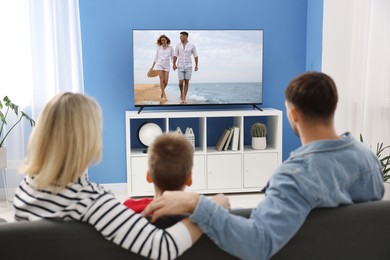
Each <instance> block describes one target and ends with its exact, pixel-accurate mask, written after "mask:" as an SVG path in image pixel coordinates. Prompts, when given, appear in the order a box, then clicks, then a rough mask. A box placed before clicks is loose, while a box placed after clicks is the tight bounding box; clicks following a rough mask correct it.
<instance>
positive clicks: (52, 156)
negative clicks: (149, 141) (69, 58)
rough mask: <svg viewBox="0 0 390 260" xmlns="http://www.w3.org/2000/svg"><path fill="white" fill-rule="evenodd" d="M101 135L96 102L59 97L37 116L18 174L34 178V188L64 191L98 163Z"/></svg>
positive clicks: (79, 96)
mask: <svg viewBox="0 0 390 260" xmlns="http://www.w3.org/2000/svg"><path fill="white" fill-rule="evenodd" d="M101 131H102V117H101V111H100V107H99V105H98V103H97V102H96V101H94V100H93V99H92V98H90V97H87V96H85V95H83V94H78V93H69V92H67V93H63V94H59V95H57V96H55V97H54V98H53V99H52V100H51V101H49V103H48V104H47V105H46V106H45V108H44V109H43V111H42V112H41V114H40V115H39V118H38V120H37V123H36V126H35V127H34V129H33V132H32V134H31V138H30V141H29V144H28V152H27V159H26V162H25V164H24V166H23V167H22V169H21V171H22V172H23V173H26V174H28V175H29V176H33V177H34V178H35V183H36V186H37V187H36V188H48V187H50V186H52V187H56V189H57V188H59V189H63V188H65V187H66V185H67V184H69V183H71V182H75V181H76V180H77V179H78V178H79V177H80V176H81V175H82V174H83V173H84V172H85V171H86V169H87V167H88V166H89V165H90V164H91V163H94V162H95V163H97V162H99V161H100V159H101V150H102V134H101Z"/></svg>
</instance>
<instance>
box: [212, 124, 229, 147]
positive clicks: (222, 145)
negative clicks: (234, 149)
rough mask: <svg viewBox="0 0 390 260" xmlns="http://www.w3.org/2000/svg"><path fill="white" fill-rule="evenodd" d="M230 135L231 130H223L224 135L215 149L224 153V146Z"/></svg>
mask: <svg viewBox="0 0 390 260" xmlns="http://www.w3.org/2000/svg"><path fill="white" fill-rule="evenodd" d="M229 134H230V129H228V128H226V129H225V130H223V133H222V135H221V137H220V138H219V140H218V142H217V145H216V146H215V149H217V151H222V149H223V148H224V145H225V143H226V141H227V139H228V137H229Z"/></svg>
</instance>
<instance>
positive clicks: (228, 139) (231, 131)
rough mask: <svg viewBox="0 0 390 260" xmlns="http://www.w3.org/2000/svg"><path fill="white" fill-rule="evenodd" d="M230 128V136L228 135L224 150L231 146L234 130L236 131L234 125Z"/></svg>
mask: <svg viewBox="0 0 390 260" xmlns="http://www.w3.org/2000/svg"><path fill="white" fill-rule="evenodd" d="M229 130H230V133H229V136H228V138H227V140H226V143H225V145H224V146H223V150H224V151H226V150H227V149H228V148H229V146H230V144H231V140H232V136H233V132H234V131H233V127H231V128H229Z"/></svg>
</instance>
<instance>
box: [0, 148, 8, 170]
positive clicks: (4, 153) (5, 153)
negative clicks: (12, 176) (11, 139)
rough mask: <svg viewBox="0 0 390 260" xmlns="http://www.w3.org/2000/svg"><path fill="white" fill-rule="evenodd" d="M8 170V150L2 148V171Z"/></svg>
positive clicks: (0, 164) (0, 161)
mask: <svg viewBox="0 0 390 260" xmlns="http://www.w3.org/2000/svg"><path fill="white" fill-rule="evenodd" d="M5 168H7V148H6V147H4V146H3V147H0V169H5Z"/></svg>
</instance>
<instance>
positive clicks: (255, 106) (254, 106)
mask: <svg viewBox="0 0 390 260" xmlns="http://www.w3.org/2000/svg"><path fill="white" fill-rule="evenodd" d="M255 108H256V109H258V110H260V111H263V109H261V108H260V107H258V106H257V105H255V104H253V109H255Z"/></svg>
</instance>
